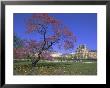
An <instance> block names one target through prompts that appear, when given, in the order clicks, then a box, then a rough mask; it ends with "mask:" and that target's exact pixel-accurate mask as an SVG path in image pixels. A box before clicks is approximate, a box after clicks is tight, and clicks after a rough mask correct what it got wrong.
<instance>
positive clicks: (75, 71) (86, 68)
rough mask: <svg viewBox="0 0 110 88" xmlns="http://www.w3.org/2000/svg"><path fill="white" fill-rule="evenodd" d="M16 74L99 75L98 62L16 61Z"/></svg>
mask: <svg viewBox="0 0 110 88" xmlns="http://www.w3.org/2000/svg"><path fill="white" fill-rule="evenodd" d="M14 75H97V62H93V63H82V62H77V63H75V62H38V64H37V66H36V67H35V68H34V69H32V68H31V63H30V62H16V63H15V62H14Z"/></svg>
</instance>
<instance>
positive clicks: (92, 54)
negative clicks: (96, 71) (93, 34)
mask: <svg viewBox="0 0 110 88" xmlns="http://www.w3.org/2000/svg"><path fill="white" fill-rule="evenodd" d="M89 58H90V59H97V51H96V50H90V51H89Z"/></svg>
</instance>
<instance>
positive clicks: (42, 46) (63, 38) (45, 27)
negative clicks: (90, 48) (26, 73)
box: [15, 13, 76, 67]
mask: <svg viewBox="0 0 110 88" xmlns="http://www.w3.org/2000/svg"><path fill="white" fill-rule="evenodd" d="M26 33H27V34H32V33H34V34H36V37H39V39H38V40H33V39H31V40H26V41H24V44H23V45H24V46H23V48H21V49H18V52H20V51H21V54H20V56H30V57H31V58H32V66H33V67H35V66H36V64H37V62H38V61H39V60H41V59H42V58H43V59H48V60H51V59H53V58H52V56H51V55H50V54H51V53H50V52H49V50H51V49H52V47H53V46H55V45H58V44H59V45H60V47H63V48H64V49H66V50H67V49H72V48H74V43H75V42H76V37H75V36H74V34H73V32H71V31H70V30H69V28H67V27H66V26H65V25H63V24H62V22H60V21H59V20H58V19H55V18H54V17H52V16H50V15H49V14H47V13H34V14H32V17H30V18H28V19H27V21H26ZM59 45H58V47H59ZM15 51H17V50H15ZM17 54H18V53H17ZM18 56H19V55H18Z"/></svg>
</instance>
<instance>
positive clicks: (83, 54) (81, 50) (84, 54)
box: [74, 44, 97, 59]
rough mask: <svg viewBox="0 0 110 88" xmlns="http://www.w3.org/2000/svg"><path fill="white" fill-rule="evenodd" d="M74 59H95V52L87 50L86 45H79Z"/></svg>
mask: <svg viewBox="0 0 110 88" xmlns="http://www.w3.org/2000/svg"><path fill="white" fill-rule="evenodd" d="M74 58H75V59H97V52H96V50H89V49H88V48H87V46H86V45H84V44H81V45H79V46H78V48H77V49H76V52H75V57H74Z"/></svg>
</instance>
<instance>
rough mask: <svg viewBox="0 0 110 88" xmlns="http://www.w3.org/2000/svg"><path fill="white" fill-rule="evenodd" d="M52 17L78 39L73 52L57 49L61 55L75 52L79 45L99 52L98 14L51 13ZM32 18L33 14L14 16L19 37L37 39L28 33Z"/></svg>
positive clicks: (15, 30) (15, 28)
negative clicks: (29, 20) (28, 20)
mask: <svg viewBox="0 0 110 88" xmlns="http://www.w3.org/2000/svg"><path fill="white" fill-rule="evenodd" d="M49 15H50V16H53V17H54V18H56V19H58V20H61V22H62V23H63V24H64V25H66V26H67V27H68V28H69V29H70V30H71V31H72V32H73V33H74V34H75V35H76V37H77V42H76V44H75V48H74V50H72V51H65V50H60V49H58V48H55V49H56V50H57V51H58V52H61V53H67V52H68V53H71V52H74V51H75V50H76V48H77V46H78V45H79V44H86V45H87V47H88V48H89V49H92V50H97V14H96V13H50V14H49ZM31 16H32V14H31V13H15V14H14V32H15V33H16V34H17V35H18V37H20V38H22V39H25V38H29V39H30V38H32V39H37V38H38V37H36V34H31V35H28V34H26V33H25V31H26V19H27V18H30V17H31Z"/></svg>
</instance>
